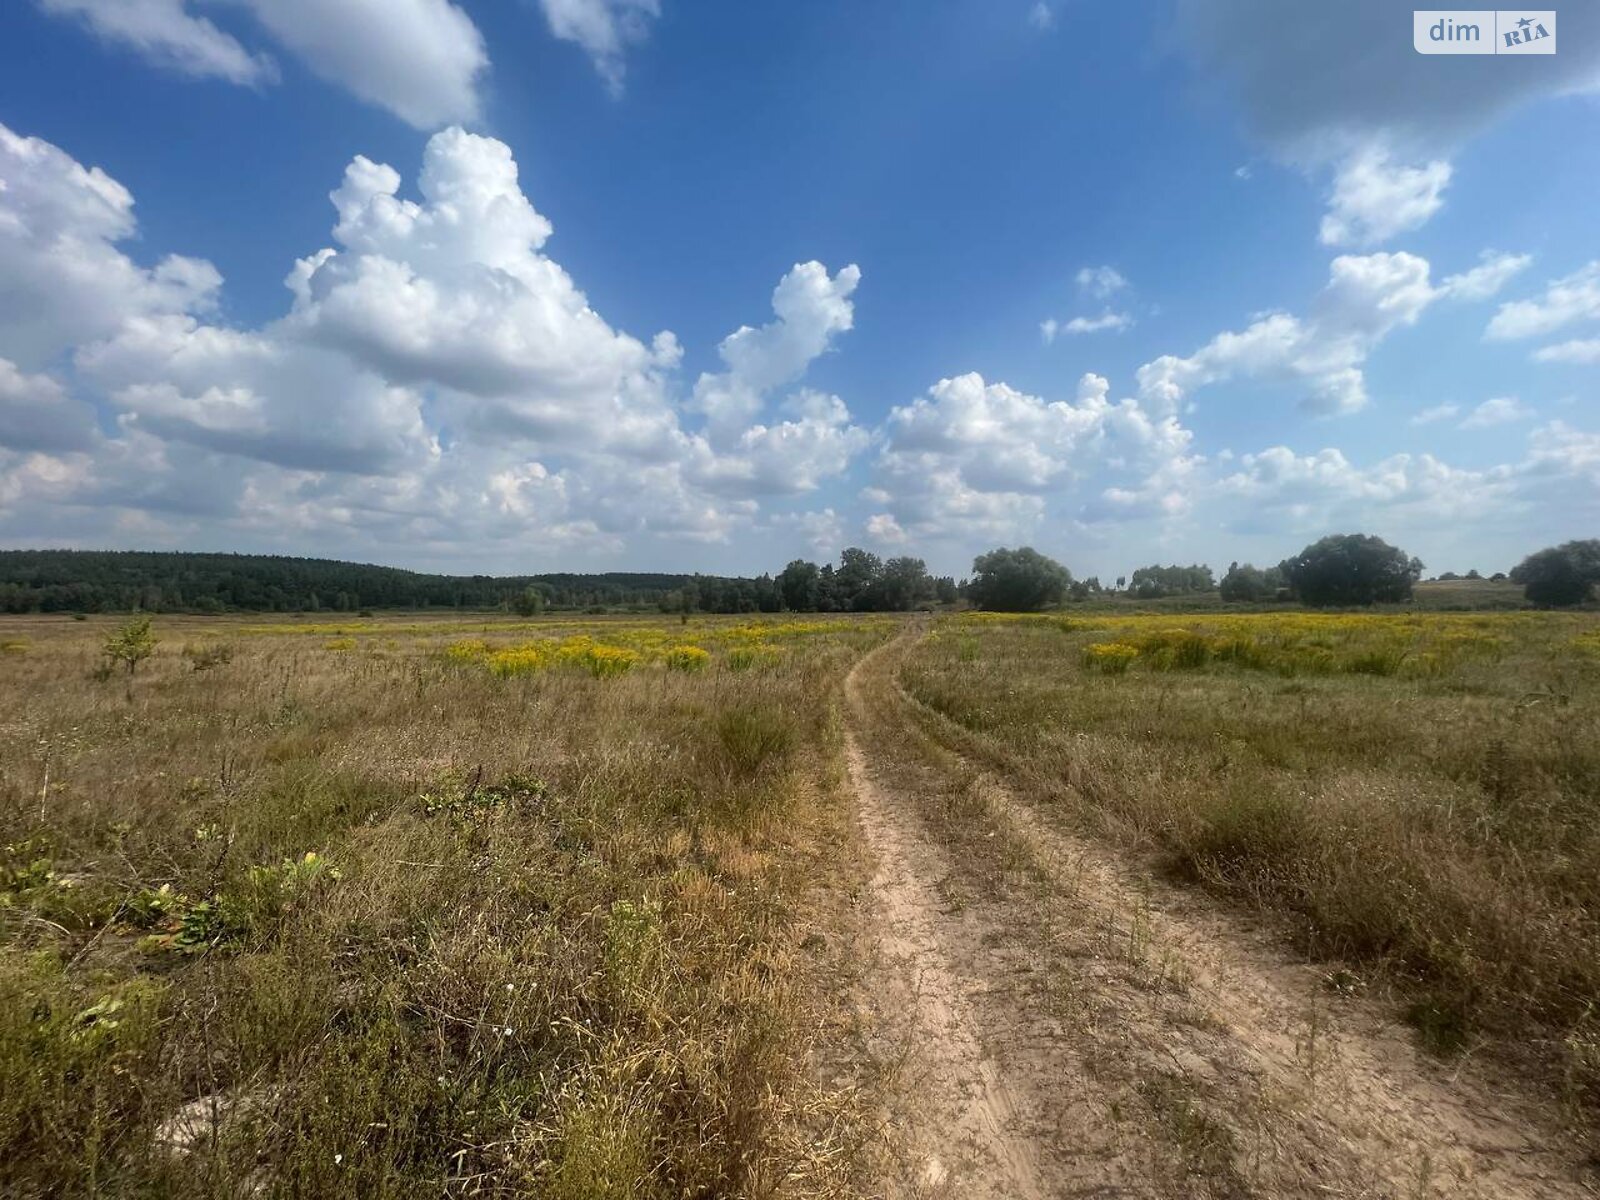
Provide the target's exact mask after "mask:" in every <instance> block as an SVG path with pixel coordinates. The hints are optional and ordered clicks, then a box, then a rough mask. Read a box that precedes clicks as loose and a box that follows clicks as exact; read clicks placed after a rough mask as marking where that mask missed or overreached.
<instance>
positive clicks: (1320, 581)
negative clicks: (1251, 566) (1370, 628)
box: [1278, 533, 1422, 608]
mask: <svg viewBox="0 0 1600 1200" xmlns="http://www.w3.org/2000/svg"><path fill="white" fill-rule="evenodd" d="M1278 569H1279V570H1280V571H1282V572H1283V577H1284V579H1286V580H1287V581H1288V583H1289V586H1290V587H1291V588H1293V589H1294V593H1295V595H1296V596H1298V597H1299V598H1300V599H1301V600H1302V601H1304V602H1305V603H1306V604H1310V605H1312V606H1313V607H1319V608H1322V607H1328V606H1330V605H1344V604H1378V603H1393V602H1397V601H1401V600H1409V599H1411V588H1412V585H1413V584H1415V583H1416V582H1417V580H1418V579H1420V578H1422V560H1421V559H1418V558H1413V557H1411V556H1410V555H1408V554H1407V553H1406V552H1405V551H1404V550H1401V549H1399V548H1398V547H1396V546H1391V545H1390V544H1389V543H1388V542H1386V541H1384V540H1383V539H1382V538H1379V537H1373V536H1372V535H1371V534H1364V533H1339V534H1332V535H1330V536H1328V537H1325V538H1323V539H1322V540H1321V541H1318V542H1313V543H1312V544H1311V545H1309V546H1307V547H1306V548H1305V549H1304V550H1302V551H1300V553H1299V554H1297V555H1295V556H1294V557H1293V558H1287V559H1285V560H1284V561H1283V562H1281V563H1279V564H1278Z"/></svg>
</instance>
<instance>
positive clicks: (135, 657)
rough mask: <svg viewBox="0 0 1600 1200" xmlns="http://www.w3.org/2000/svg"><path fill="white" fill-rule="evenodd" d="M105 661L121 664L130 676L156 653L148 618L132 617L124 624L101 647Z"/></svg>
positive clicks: (153, 635)
mask: <svg viewBox="0 0 1600 1200" xmlns="http://www.w3.org/2000/svg"><path fill="white" fill-rule="evenodd" d="M101 649H102V650H103V651H104V652H105V656H106V661H107V662H108V663H110V664H113V665H115V664H119V663H120V664H121V665H122V666H125V667H127V668H128V674H129V675H132V674H133V673H134V671H135V670H136V669H137V668H138V666H139V664H140V663H142V662H143V661H144V660H145V659H147V658H149V657H150V656H151V655H152V654H154V653H155V652H156V637H155V634H153V633H151V632H150V618H149V617H134V618H132V619H131V620H129V621H127V622H125V623H124V624H123V626H122V628H120V629H118V630H117V631H116V632H115V633H113V634H112V635H111V636H110V637H108V638H106V640H105V644H104V645H103V646H102V647H101Z"/></svg>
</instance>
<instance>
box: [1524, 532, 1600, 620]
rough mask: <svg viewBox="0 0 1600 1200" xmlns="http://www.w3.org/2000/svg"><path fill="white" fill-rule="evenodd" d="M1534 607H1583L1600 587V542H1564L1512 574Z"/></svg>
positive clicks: (1525, 561)
mask: <svg viewBox="0 0 1600 1200" xmlns="http://www.w3.org/2000/svg"><path fill="white" fill-rule="evenodd" d="M1511 579H1512V582H1514V583H1520V584H1521V585H1522V591H1523V595H1525V596H1526V597H1527V598H1528V599H1529V600H1530V601H1531V602H1533V603H1534V604H1549V605H1563V606H1564V605H1569V604H1582V603H1583V602H1584V601H1585V600H1588V599H1590V598H1591V597H1592V596H1593V595H1594V586H1595V584H1596V583H1600V538H1590V539H1588V540H1587V541H1581V542H1563V543H1562V544H1561V545H1559V546H1551V547H1549V548H1548V549H1545V550H1540V551H1538V552H1537V553H1534V554H1530V555H1528V557H1527V558H1525V559H1523V560H1522V561H1521V562H1520V563H1518V564H1517V567H1516V570H1514V571H1512V572H1511Z"/></svg>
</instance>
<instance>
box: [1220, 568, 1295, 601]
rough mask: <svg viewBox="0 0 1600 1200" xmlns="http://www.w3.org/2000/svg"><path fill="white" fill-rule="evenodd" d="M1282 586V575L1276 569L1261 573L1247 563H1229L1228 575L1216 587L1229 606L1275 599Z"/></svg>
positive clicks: (1260, 570) (1268, 569)
mask: <svg viewBox="0 0 1600 1200" xmlns="http://www.w3.org/2000/svg"><path fill="white" fill-rule="evenodd" d="M1283 586H1284V584H1283V573H1282V572H1281V571H1279V570H1278V568H1277V567H1268V568H1267V569H1266V570H1265V571H1263V570H1262V569H1261V568H1260V567H1253V566H1251V565H1250V564H1249V563H1230V564H1229V565H1228V573H1227V574H1226V575H1224V576H1223V577H1222V582H1221V583H1220V584H1218V585H1217V587H1218V591H1219V592H1221V594H1222V598H1223V599H1224V600H1226V601H1227V602H1228V603H1230V604H1238V603H1241V602H1242V603H1250V604H1253V603H1255V602H1256V601H1258V600H1272V599H1275V598H1276V597H1277V595H1278V589H1279V588H1281V587H1283Z"/></svg>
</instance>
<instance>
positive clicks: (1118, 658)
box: [1083, 642, 1139, 675]
mask: <svg viewBox="0 0 1600 1200" xmlns="http://www.w3.org/2000/svg"><path fill="white" fill-rule="evenodd" d="M1138 657H1139V647H1137V646H1130V645H1128V644H1127V643H1126V642H1096V643H1094V644H1093V645H1091V646H1085V647H1084V648H1083V665H1084V666H1086V667H1088V668H1089V669H1090V670H1091V671H1099V672H1100V673H1101V674H1102V675H1125V674H1127V671H1128V668H1129V667H1131V666H1133V661H1134V659H1136V658H1138Z"/></svg>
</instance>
